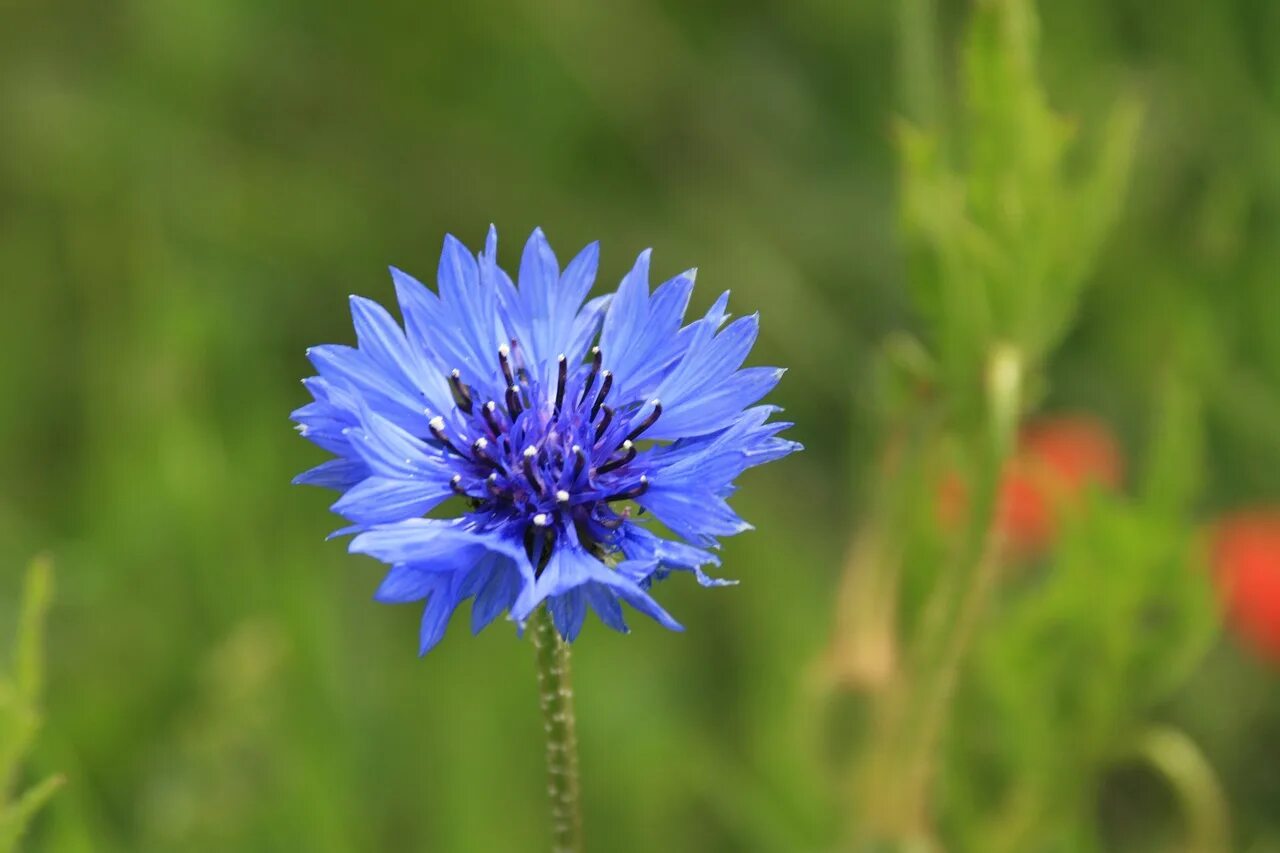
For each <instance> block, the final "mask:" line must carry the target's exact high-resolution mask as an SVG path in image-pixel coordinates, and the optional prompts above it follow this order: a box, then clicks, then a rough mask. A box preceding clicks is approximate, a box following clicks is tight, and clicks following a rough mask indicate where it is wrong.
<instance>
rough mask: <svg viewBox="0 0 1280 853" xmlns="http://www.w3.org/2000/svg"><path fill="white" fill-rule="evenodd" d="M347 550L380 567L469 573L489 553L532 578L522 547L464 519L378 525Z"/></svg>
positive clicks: (362, 534)
mask: <svg viewBox="0 0 1280 853" xmlns="http://www.w3.org/2000/svg"><path fill="white" fill-rule="evenodd" d="M350 550H351V552H352V553H354V554H368V555H370V556H372V557H377V558H378V559H379V560H382V561H383V562H384V563H413V564H415V565H418V566H420V567H423V568H425V569H426V570H428V571H450V570H466V569H470V568H471V567H472V566H474V565H475V564H476V562H477V561H479V560H480V559H481V558H482V557H484V556H485V555H486V554H489V553H493V554H498V555H500V556H503V557H506V558H507V559H508V560H510V561H511V562H512V563H514V564H515V567H516V569H517V570H518V571H519V573H520V575H521V577H522V578H526V579H528V580H529V581H532V578H533V568H532V567H531V566H530V565H529V558H528V557H527V556H526V555H525V551H524V547H523V546H522V545H520V544H519V543H517V542H515V541H514V540H511V539H507V538H504V536H503V535H501V534H500V533H498V532H494V531H489V532H480V531H477V530H475V529H473V528H471V527H468V526H467V522H466V519H465V518H464V519H452V520H449V521H443V520H440V519H434V518H410V519H406V520H404V521H400V522H397V523H395V524H381V525H378V526H377V527H373V528H371V529H369V530H366V531H364V532H362V533H361V534H360V535H359V536H357V537H356V538H355V539H353V540H351V545H350Z"/></svg>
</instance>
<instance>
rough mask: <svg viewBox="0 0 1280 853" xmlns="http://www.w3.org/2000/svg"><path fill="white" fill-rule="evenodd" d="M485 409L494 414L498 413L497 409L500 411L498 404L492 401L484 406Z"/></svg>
mask: <svg viewBox="0 0 1280 853" xmlns="http://www.w3.org/2000/svg"><path fill="white" fill-rule="evenodd" d="M484 407H485V409H486V410H488V411H490V412H494V411H497V409H498V404H497V403H495V402H493V401H492V400H490V401H489V402H487V403H485V404H484Z"/></svg>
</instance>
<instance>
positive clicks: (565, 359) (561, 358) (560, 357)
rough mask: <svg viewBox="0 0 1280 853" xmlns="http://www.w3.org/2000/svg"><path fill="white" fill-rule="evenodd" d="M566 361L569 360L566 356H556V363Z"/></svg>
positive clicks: (561, 354)
mask: <svg viewBox="0 0 1280 853" xmlns="http://www.w3.org/2000/svg"><path fill="white" fill-rule="evenodd" d="M568 360H569V357H568V356H566V355H565V354H564V353H560V354H559V355H558V356H556V361H568Z"/></svg>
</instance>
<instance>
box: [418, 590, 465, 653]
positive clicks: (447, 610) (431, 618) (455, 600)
mask: <svg viewBox="0 0 1280 853" xmlns="http://www.w3.org/2000/svg"><path fill="white" fill-rule="evenodd" d="M437 577H439V578H440V580H438V581H437V582H436V589H435V590H433V591H432V593H431V597H430V598H428V599H427V606H426V607H425V608H424V609H423V611H422V627H421V629H420V630H419V633H418V654H419V655H425V654H426V653H427V652H429V651H431V649H432V648H434V647H435V645H436V644H437V643H439V642H440V641H441V640H442V639H444V632H445V629H446V628H448V627H449V620H450V619H451V618H452V617H453V611H455V610H457V609H458V604H459V602H460V601H461V600H462V597H461V595H460V594H459V589H458V587H459V586H460V584H461V581H462V576H461V575H459V574H455V575H439V576H437Z"/></svg>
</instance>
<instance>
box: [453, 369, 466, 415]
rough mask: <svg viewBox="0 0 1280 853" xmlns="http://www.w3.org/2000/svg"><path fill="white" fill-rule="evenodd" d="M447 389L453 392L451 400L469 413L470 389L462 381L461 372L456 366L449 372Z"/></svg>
mask: <svg viewBox="0 0 1280 853" xmlns="http://www.w3.org/2000/svg"><path fill="white" fill-rule="evenodd" d="M449 390H450V391H452V392H453V402H455V403H457V404H458V408H459V409H462V411H464V412H466V413H467V414H468V415H469V414H471V389H470V388H468V387H467V386H466V384H465V383H464V382H463V381H462V373H461V372H459V371H458V370H457V369H456V368H455V369H454V370H453V371H452V372H451V373H450V374H449Z"/></svg>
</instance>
